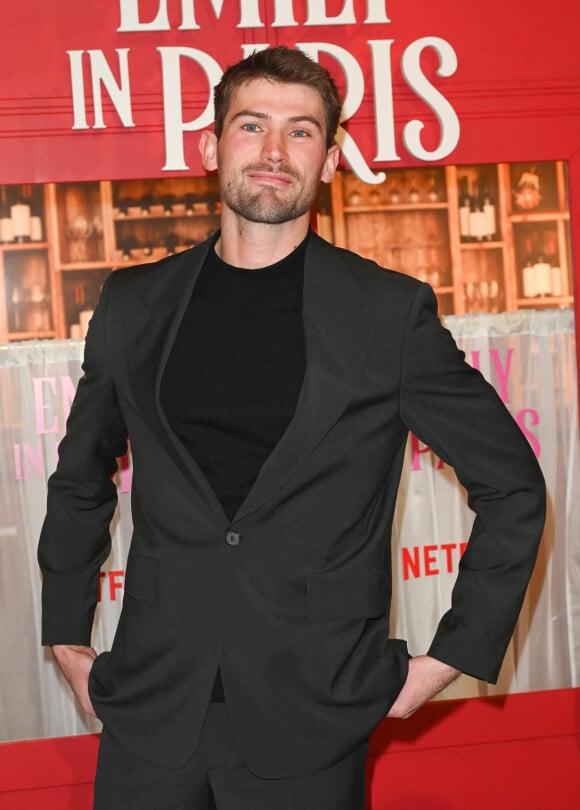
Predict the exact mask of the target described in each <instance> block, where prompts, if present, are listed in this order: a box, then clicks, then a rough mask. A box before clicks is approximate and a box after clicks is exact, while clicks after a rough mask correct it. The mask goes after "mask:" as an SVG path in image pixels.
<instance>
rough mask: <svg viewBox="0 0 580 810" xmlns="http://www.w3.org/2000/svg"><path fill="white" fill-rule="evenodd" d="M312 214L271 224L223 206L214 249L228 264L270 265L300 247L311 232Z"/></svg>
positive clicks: (251, 267) (253, 266)
mask: <svg viewBox="0 0 580 810" xmlns="http://www.w3.org/2000/svg"><path fill="white" fill-rule="evenodd" d="M309 222H310V214H309V213H307V214H304V215H303V216H301V217H298V219H294V220H291V221H289V222H282V223H280V224H276V225H269V224H267V223H264V222H249V221H248V220H242V219H241V218H240V217H237V216H236V215H234V214H233V212H232V211H230V210H229V209H228V208H226V207H224V210H223V211H222V218H221V234H220V238H219V239H218V241H217V243H216V246H215V250H216V253H217V255H218V256H219V257H220V258H221V259H223V261H224V262H226V264H231V265H234V267H245V268H248V269H250V270H255V269H259V268H260V267H268V266H269V265H271V264H276V262H279V261H280V260H281V259H284V258H285V257H286V256H288V255H289V254H290V253H292V251H293V250H294V249H295V248H296V247H298V245H299V244H300V243H301V242H302V241H303V239H304V238H305V237H306V234H307V232H308V226H309Z"/></svg>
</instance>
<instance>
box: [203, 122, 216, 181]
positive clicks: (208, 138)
mask: <svg viewBox="0 0 580 810" xmlns="http://www.w3.org/2000/svg"><path fill="white" fill-rule="evenodd" d="M199 153H200V155H201V165H202V166H203V168H204V169H205V170H206V171H208V172H214V171H215V170H216V169H217V138H216V136H215V133H213V132H210V131H209V130H208V129H204V131H203V132H202V133H201V135H200V138H199Z"/></svg>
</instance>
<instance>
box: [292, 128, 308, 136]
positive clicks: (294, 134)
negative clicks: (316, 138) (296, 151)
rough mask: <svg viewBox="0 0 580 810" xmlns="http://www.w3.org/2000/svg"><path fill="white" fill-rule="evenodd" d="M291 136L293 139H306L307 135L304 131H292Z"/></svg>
mask: <svg viewBox="0 0 580 810" xmlns="http://www.w3.org/2000/svg"><path fill="white" fill-rule="evenodd" d="M291 135H292V136H293V137H295V138H308V137H309V133H308V132H306V130H305V129H293V130H292V132H291Z"/></svg>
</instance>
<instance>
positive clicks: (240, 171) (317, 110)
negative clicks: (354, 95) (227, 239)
mask: <svg viewBox="0 0 580 810" xmlns="http://www.w3.org/2000/svg"><path fill="white" fill-rule="evenodd" d="M325 126H326V122H325V113H324V105H323V103H322V99H321V98H320V95H319V94H318V93H317V92H316V90H314V89H312V88H311V87H308V86H305V85H301V84H285V83H284V84H280V83H274V82H271V81H268V80H267V79H254V80H252V81H250V82H247V83H246V84H244V85H242V86H241V87H240V88H239V89H238V90H237V91H236V92H235V93H234V94H233V96H232V98H231V101H230V106H229V109H228V112H227V114H226V117H225V120H224V126H223V131H222V134H221V137H220V139H219V141H218V140H216V139H215V136H214V135H213V134H212V133H204V135H205V138H202V141H201V142H200V149H201V153H202V161H203V165H204V167H205V168H206V169H210V170H213V169H216V168H217V170H218V175H219V181H220V191H221V197H222V204H223V205H224V206H226V207H227V208H229V209H230V210H231V211H233V212H234V213H235V214H237V215H238V216H241V217H243V218H244V219H246V220H249V221H251V222H264V223H269V224H277V223H281V222H288V221H289V220H293V219H296V218H298V217H300V216H302V215H303V214H305V213H306V212H308V211H309V210H310V207H311V205H312V203H313V202H314V199H315V198H316V194H317V190H318V184H319V182H320V181H321V180H323V181H324V182H329V181H330V180H331V179H332V177H333V175H334V170H335V168H336V163H337V160H338V147H337V146H332V147H331V148H330V149H327V148H326V144H325V131H326V130H325Z"/></svg>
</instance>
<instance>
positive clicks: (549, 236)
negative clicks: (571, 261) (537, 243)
mask: <svg viewBox="0 0 580 810" xmlns="http://www.w3.org/2000/svg"><path fill="white" fill-rule="evenodd" d="M544 245H545V254H546V261H547V262H548V264H549V265H550V267H551V282H552V285H551V286H552V289H551V294H552V295H553V296H556V297H559V296H561V295H562V294H563V289H562V268H561V267H560V261H559V259H558V251H557V249H556V238H555V235H554V232H553V231H548V232H547V233H546V234H545V236H544Z"/></svg>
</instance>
